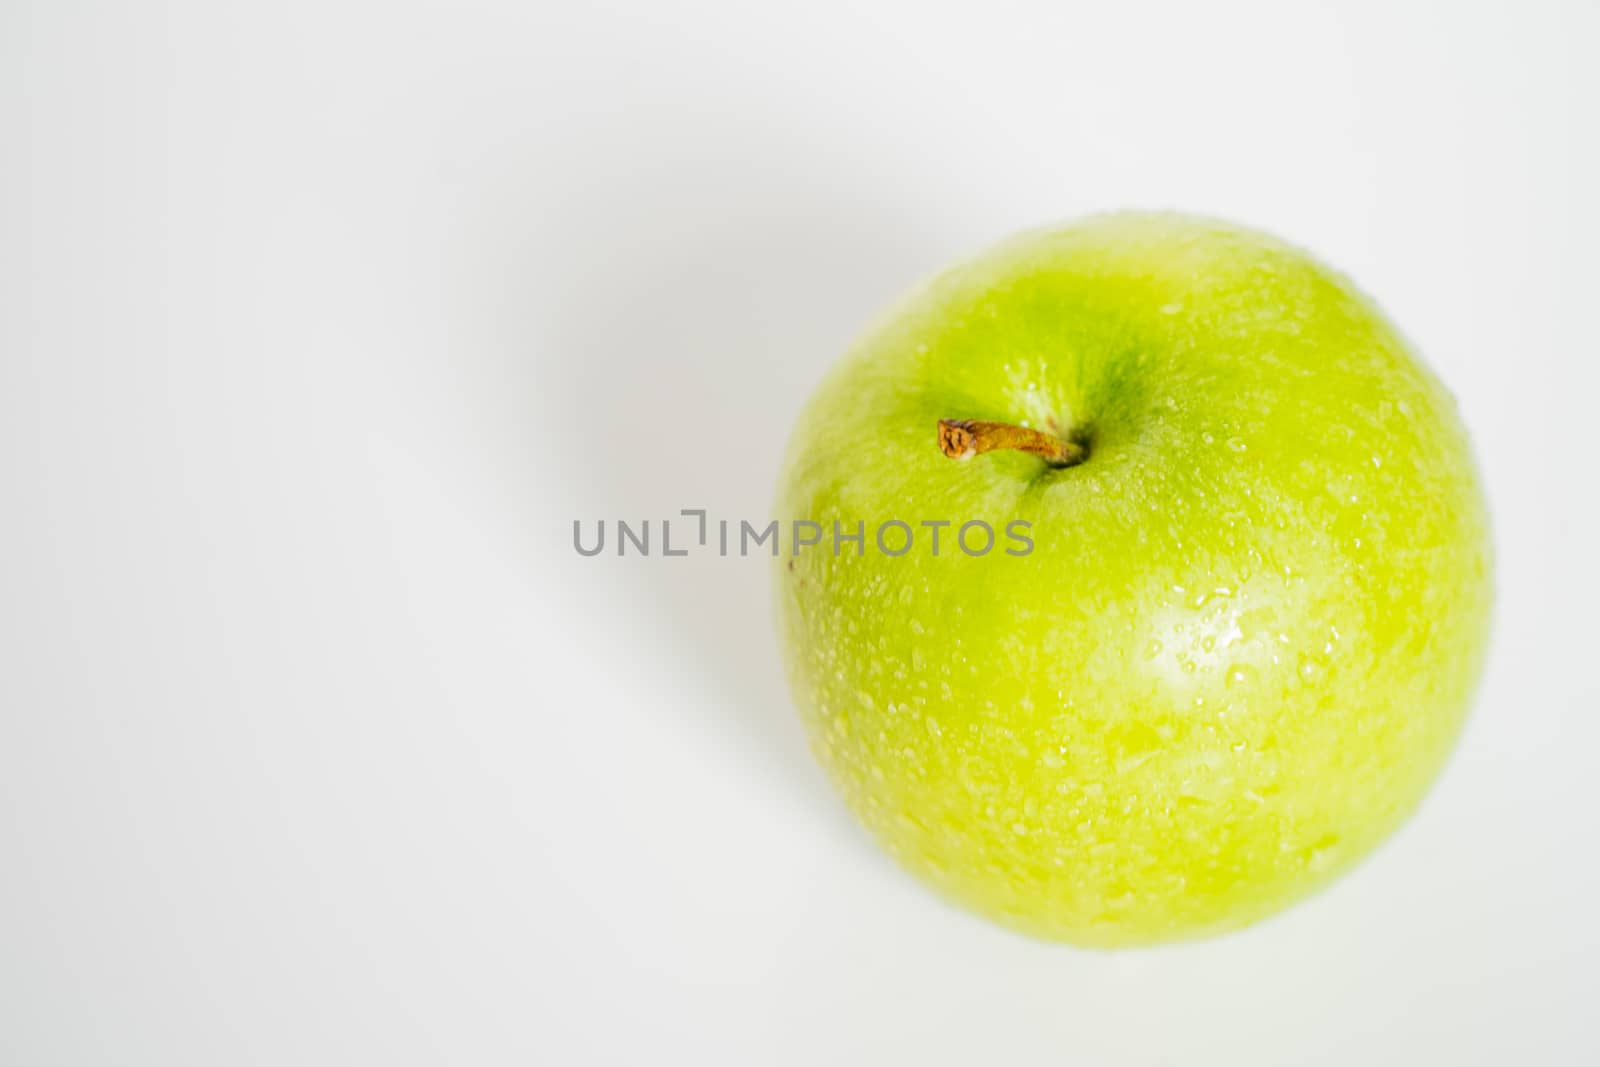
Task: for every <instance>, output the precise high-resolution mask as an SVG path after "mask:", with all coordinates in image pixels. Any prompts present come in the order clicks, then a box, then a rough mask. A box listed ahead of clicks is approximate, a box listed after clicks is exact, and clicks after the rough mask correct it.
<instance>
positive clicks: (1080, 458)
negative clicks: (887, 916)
mask: <svg viewBox="0 0 1600 1067" xmlns="http://www.w3.org/2000/svg"><path fill="white" fill-rule="evenodd" d="M941 452H943V453H944V454H941ZM950 456H954V457H956V458H954V459H951V458H948V457H950ZM777 507H778V511H779V514H780V515H781V516H782V517H783V518H785V519H786V520H787V519H798V520H807V521H810V522H815V523H817V524H819V526H820V528H821V529H822V530H823V531H824V536H822V538H821V540H820V542H819V543H817V544H803V543H802V542H803V541H805V540H808V539H807V538H804V537H802V538H800V539H799V540H796V541H794V543H793V544H792V546H791V545H789V544H786V545H785V546H784V551H783V552H782V554H781V556H780V559H779V560H778V562H777V567H776V575H777V600H778V613H779V617H780V628H781V631H782V641H783V645H784V648H785V650H786V656H787V663H788V668H789V674H790V678H791V683H792V687H793V691H794V694H795V698H796V701H797V703H798V705H799V707H800V710H801V713H802V716H803V718H804V721H805V725H806V728H807V730H808V732H809V735H810V738H811V742H812V746H813V748H814V750H815V752H816V754H817V756H818V758H819V759H820V760H821V762H822V763H823V765H824V766H825V767H826V768H827V771H828V773H829V775H830V776H831V778H832V779H833V781H834V782H835V783H836V784H837V785H838V787H839V789H840V790H841V791H842V792H843V794H844V797H845V799H846V801H847V802H848V804H849V806H850V807H851V809H852V810H853V811H854V812H855V814H856V815H857V816H858V817H859V818H860V820H861V821H862V822H863V823H864V824H865V825H866V826H867V828H868V829H869V830H870V831H871V832H872V834H873V835H874V836H875V837H876V838H877V840H878V841H879V842H880V843H881V844H882V845H883V846H884V848H886V849H887V850H888V851H889V852H890V853H891V854H892V855H893V856H894V857H895V858H896V859H897V860H898V861H899V862H900V863H901V864H902V865H903V866H905V867H906V868H907V869H909V870H910V871H912V872H913V873H915V874H916V875H918V876H920V877H921V878H923V879H925V880H926V881H927V882H929V883H931V884H932V885H933V886H935V887H936V888H937V889H939V890H940V891H941V892H942V893H944V894H945V895H946V896H947V897H949V898H950V899H953V900H955V901H958V902H960V903H961V904H964V905H966V906H967V907H969V908H971V909H973V910H975V911H978V912H980V913H982V914H985V915H988V916H990V917H992V918H994V919H996V920H998V921H1000V922H1002V923H1004V924H1006V925H1008V926H1011V927H1014V928H1016V929H1019V930H1022V931H1025V932H1027V933H1030V934H1033V935H1036V936H1039V937H1044V938H1049V939H1056V940H1062V941H1068V942H1073V943H1077V944H1082V945H1096V946H1119V945H1131V944H1140V943H1150V942H1159V941H1165V940H1172V939H1178V938H1188V937H1196V936H1203V935H1208V934H1213V933H1217V932H1220V931H1223V930H1227V929H1231V928H1235V927H1238V926H1241V925H1244V924H1246V923H1249V922H1251V921H1253V920H1255V919H1258V918H1261V917H1262V916H1265V915H1267V914H1269V913H1272V912H1275V911H1277V910H1279V909H1281V908H1283V907H1285V906H1287V905H1288V904H1290V903H1292V902H1293V901H1295V900H1297V899H1299V898H1302V897H1304V896H1305V895H1307V894H1308V893H1310V892H1312V891H1314V890H1316V889H1317V888H1319V887H1321V886H1323V885H1325V884H1327V883H1328V882H1329V881H1330V880H1332V879H1333V878H1335V877H1336V876H1337V875H1338V874H1339V873H1340V872H1342V871H1344V870H1346V869H1347V868H1349V867H1350V866H1351V865H1352V864H1354V863H1355V862H1356V861H1357V860H1358V859H1360V858H1361V857H1362V856H1363V855H1365V854H1366V853H1368V852H1369V851H1370V850H1371V849H1372V848H1373V847H1374V846H1375V845H1376V844H1378V842H1380V841H1381V840H1383V838H1384V837H1385V836H1386V835H1388V834H1389V833H1390V832H1391V831H1393V830H1394V829H1395V827H1396V826H1397V825H1399V824H1400V822H1401V821H1402V820H1403V819H1405V817H1406V816H1407V815H1408V814H1409V813H1410V812H1411V811H1412V810H1413V809H1414V808H1415V807H1416V806H1417V804H1418V802H1419V801H1420V800H1421V798H1422V796H1423V794H1424V792H1425V791H1426V790H1427V788H1428V786H1429V784H1430V782H1431V781H1432V780H1433V779H1434V777H1435V775H1436V774H1437V773H1438V771H1439V769H1440V766H1441V764H1442V763H1443V761H1444V760H1445V758H1446V756H1447V754H1448V753H1449V751H1450V749H1451V746H1452V744H1453V742H1454V741H1455V739H1456V737H1457V735H1458V733H1459V731H1460V729H1461V725H1462V721H1463V719H1464V717H1465V714H1466V710H1467V706H1468V703H1469V700H1470V697H1471V693H1472V690H1473V687H1474V685H1475V683H1476V679H1477V676H1478V673H1479V668H1480V664H1481V661H1482V658H1483V653H1484V647H1485V643H1486V639H1487V633H1488V619H1489V613H1490V602H1491V578H1490V548H1489V541H1488V529H1487V517H1486V513H1485V508H1484V503H1483V498H1482V495H1481V493H1480V490H1479V487H1478V484H1477V480H1476V477H1475V474H1474V467H1473V461H1472V457H1471V453H1470V449H1469V446H1468V442H1467V438H1466V435H1465V433H1464V431H1463V429H1462V426H1461V423H1460V421H1459V419H1458V417H1457V414H1456V410H1455V406H1454V403H1453V401H1452V399H1451V398H1450V396H1449V395H1448V393H1446V391H1445V390H1444V389H1443V388H1442V387H1441V386H1440V384H1439V383H1438V381H1437V380H1436V379H1435V378H1434V377H1433V376H1432V374H1430V373H1429V371H1428V370H1427V368H1425V367H1424V366H1423V365H1422V363H1421V362H1420V361H1419V360H1418V359H1417V357H1416V355H1415V354H1414V353H1413V352H1412V351H1411V349H1410V348H1409V347H1408V345H1407V344H1406V342H1405V341H1404V340H1403V339H1402V338H1401V337H1400V336H1399V334H1398V333H1396V331H1395V329H1394V327H1393V326H1391V325H1390V324H1389V323H1388V322H1387V321H1386V320H1385V318H1384V317H1383V315H1382V314H1381V313H1380V312H1379V311H1378V309H1377V308H1376V307H1375V306H1374V305H1373V304H1372V302H1371V301H1370V300H1368V299H1367V298H1366V297H1365V296H1363V295H1362V294H1361V293H1360V292H1359V291H1357V290H1356V288H1355V287H1354V286H1353V285H1352V284H1351V283H1350V282H1349V281H1348V280H1347V279H1346V278H1344V277H1342V276H1341V275H1339V274H1337V273H1335V272H1334V271H1332V270H1330V269H1329V268H1327V267H1326V266H1323V265H1322V264H1320V263H1318V262H1317V261H1316V260H1314V259H1313V258H1311V257H1310V256H1309V255H1307V254H1306V253H1304V252H1302V251H1300V250H1298V249H1296V248H1293V247H1291V246H1289V245H1286V244H1284V243H1282V242H1281V241H1278V240H1276V239H1274V238H1272V237H1269V236H1267V235H1265V234H1262V233H1258V232H1254V231H1251V230H1248V229H1244V228H1241V227H1238V226H1233V225H1229V224H1225V223H1221V222H1216V221H1211V220H1205V219H1197V218H1191V217H1185V216H1177V215H1162V214H1124V215H1112V216H1105V217H1099V218H1094V219H1090V220H1087V221H1084V222H1081V223H1078V224H1076V225H1071V226H1067V227H1065V228H1058V229H1049V230H1042V231H1037V232H1030V233H1026V234H1023V235H1021V236H1018V237H1015V238H1012V239H1011V240H1009V241H1007V242H1005V243H1002V244H1001V245H999V246H998V247H995V248H993V249H991V250H990V251H988V252H986V253H985V254H983V255H981V256H979V257H978V258H976V259H974V260H972V261H970V262H967V263H965V264H962V265H960V266H957V267H955V268H954V269H952V270H950V271H948V272H947V273H945V274H943V275H940V276H939V277H937V278H935V279H933V280H932V281H931V282H929V283H927V284H925V285H924V286H923V287H922V288H920V289H919V290H917V291H916V292H915V293H913V294H912V295H911V296H910V297H909V298H908V299H907V300H906V301H904V302H903V303H902V304H900V305H899V306H898V307H897V308H896V309H895V310H894V311H893V312H892V313H890V314H889V315H888V316H887V317H886V318H885V319H884V320H882V321H881V322H880V323H879V324H878V325H877V326H876V327H874V328H873V329H872V330H871V331H870V332H869V333H868V334H867V335H866V337H865V338H863V339H862V340H861V341H860V342H859V343H858V344H857V345H856V346H855V348H854V349H853V351H852V352H851V353H850V354H849V355H848V356H847V358H845V359H844V360H843V361H842V362H841V363H840V364H839V365H838V366H837V367H835V368H834V369H833V371H832V372H831V373H830V375H829V376H828V377H827V379H826V380H825V381H824V383H823V384H822V385H821V386H820V387H819V389H818V390H817V392H816V394H815V396H814V397H813V398H812V400H811V402H810V404H809V406H808V407H807V409H806V411H805V412H804V414H803V415H802V417H801V419H800V421H799V423H798V425H797V427H796V428H795V430H794V434H793V437H792V440H791V442H790V446H789V453H788V458H787V460H786V462H785V470H784V473H783V476H782V480H781V487H780V492H779V496H778V502H777ZM944 523H948V525H942V524H944ZM836 524H837V525H836ZM858 524H859V525H858ZM985 530H987V531H989V534H990V536H989V537H987V538H986V536H985ZM858 532H862V533H864V536H862V537H861V538H860V539H859V540H858V539H856V534H857V533H858ZM935 542H936V543H935ZM986 543H987V547H986Z"/></svg>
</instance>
